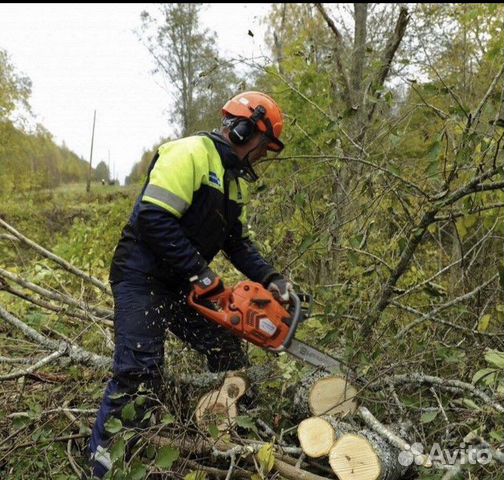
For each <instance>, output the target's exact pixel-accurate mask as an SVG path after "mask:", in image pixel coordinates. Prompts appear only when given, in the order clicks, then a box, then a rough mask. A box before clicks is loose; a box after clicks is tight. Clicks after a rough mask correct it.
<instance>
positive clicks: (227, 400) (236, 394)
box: [195, 374, 248, 431]
mask: <svg viewBox="0 0 504 480" xmlns="http://www.w3.org/2000/svg"><path fill="white" fill-rule="evenodd" d="M247 388H248V380H247V379H246V378H245V377H243V376H242V375H238V374H233V375H230V376H228V377H226V378H225V379H224V382H223V384H222V386H221V387H220V388H219V389H218V390H213V391H211V392H208V393H206V394H205V395H203V396H202V397H201V398H200V400H199V402H198V405H197V407H196V412H195V417H196V423H197V425H198V426H199V427H200V428H203V429H206V428H207V427H208V426H209V425H211V424H212V423H214V424H216V426H217V428H218V429H219V430H221V431H223V430H227V429H228V428H230V427H232V426H233V425H234V424H235V422H236V417H237V416H238V403H237V402H238V400H239V398H240V397H242V396H243V394H244V393H245V392H246V391H247Z"/></svg>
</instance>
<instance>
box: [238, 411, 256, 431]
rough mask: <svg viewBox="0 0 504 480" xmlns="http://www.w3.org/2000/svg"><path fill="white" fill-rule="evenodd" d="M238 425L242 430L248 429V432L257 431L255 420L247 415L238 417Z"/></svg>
mask: <svg viewBox="0 0 504 480" xmlns="http://www.w3.org/2000/svg"><path fill="white" fill-rule="evenodd" d="M235 420H236V425H238V426H239V427H242V428H246V429H248V430H252V431H253V432H255V431H257V427H256V426H255V423H254V420H253V419H252V418H250V417H247V416H246V415H238V416H237V417H236V419H235Z"/></svg>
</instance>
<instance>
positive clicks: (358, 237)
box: [349, 233, 364, 248]
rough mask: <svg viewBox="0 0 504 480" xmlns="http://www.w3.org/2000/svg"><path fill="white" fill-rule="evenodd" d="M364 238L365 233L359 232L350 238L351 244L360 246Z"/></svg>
mask: <svg viewBox="0 0 504 480" xmlns="http://www.w3.org/2000/svg"><path fill="white" fill-rule="evenodd" d="M363 238H364V235H363V234H362V233H358V234H357V235H354V236H353V237H351V238H350V240H349V242H350V245H351V246H352V247H353V248H359V247H360V244H361V242H362V239H363Z"/></svg>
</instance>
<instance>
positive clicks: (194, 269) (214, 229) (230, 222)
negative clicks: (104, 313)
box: [111, 133, 275, 286]
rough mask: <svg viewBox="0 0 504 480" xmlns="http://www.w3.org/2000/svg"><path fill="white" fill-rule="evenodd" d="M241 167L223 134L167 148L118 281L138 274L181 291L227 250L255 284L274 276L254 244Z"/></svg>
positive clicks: (134, 223)
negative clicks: (186, 282)
mask: <svg viewBox="0 0 504 480" xmlns="http://www.w3.org/2000/svg"><path fill="white" fill-rule="evenodd" d="M238 166H239V160H238V158H237V157H236V156H235V154H234V153H233V151H232V150H231V147H230V146H229V145H228V144H227V143H226V142H225V141H224V140H223V139H222V137H220V136H219V135H217V134H215V133H212V134H205V135H197V136H192V137H187V138H182V139H180V140H175V141H173V142H168V143H165V144H164V145H162V146H161V147H159V149H158V153H157V155H156V157H155V158H154V160H153V162H152V164H151V167H150V170H149V174H148V178H147V181H146V184H145V185H144V188H143V190H142V192H141V194H140V195H139V197H138V199H137V201H136V204H135V206H134V208H133V213H132V215H131V218H130V220H129V222H128V224H127V225H126V226H125V228H124V229H123V234H122V237H121V239H120V241H119V244H118V246H117V248H116V251H115V254H114V259H113V261H112V266H111V281H112V282H116V281H120V280H122V279H124V278H131V275H138V277H139V278H142V277H145V276H147V277H152V278H153V279H155V280H159V281H162V282H165V283H166V282H167V283H169V284H173V285H174V286H177V285H179V284H180V283H181V281H184V280H187V279H188V278H189V277H190V276H192V275H194V274H197V273H199V272H200V271H201V270H203V269H204V268H205V267H206V265H207V264H208V263H210V262H211V260H212V259H213V257H214V256H215V255H216V254H217V253H218V251H219V250H221V249H222V250H223V251H224V253H225V254H226V256H227V257H228V258H229V259H230V260H231V262H232V263H233V264H234V265H235V266H236V268H238V269H239V270H240V271H241V272H242V273H243V274H244V275H246V276H247V277H248V278H250V279H251V280H254V281H258V282H261V283H264V282H266V280H267V279H268V278H269V277H271V276H272V275H274V274H275V272H274V269H273V267H272V266H271V265H270V264H269V263H267V262H266V261H265V260H264V259H263V258H262V257H261V255H260V254H259V252H258V251H257V249H256V247H255V246H254V245H253V244H252V242H250V240H248V238H247V227H246V220H245V205H246V203H247V202H248V189H247V185H246V182H245V181H244V180H243V179H242V178H240V177H239V173H240V171H239V168H238Z"/></svg>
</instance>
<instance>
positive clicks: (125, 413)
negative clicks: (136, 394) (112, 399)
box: [121, 402, 136, 422]
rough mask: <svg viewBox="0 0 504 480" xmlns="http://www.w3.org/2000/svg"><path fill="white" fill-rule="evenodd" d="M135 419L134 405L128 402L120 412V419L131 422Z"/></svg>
mask: <svg viewBox="0 0 504 480" xmlns="http://www.w3.org/2000/svg"><path fill="white" fill-rule="evenodd" d="M135 417H136V410H135V403H134V402H130V403H128V404H127V405H125V406H124V407H123V409H122V410H121V418H122V419H123V420H124V421H125V422H128V421H132V420H134V419H135Z"/></svg>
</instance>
